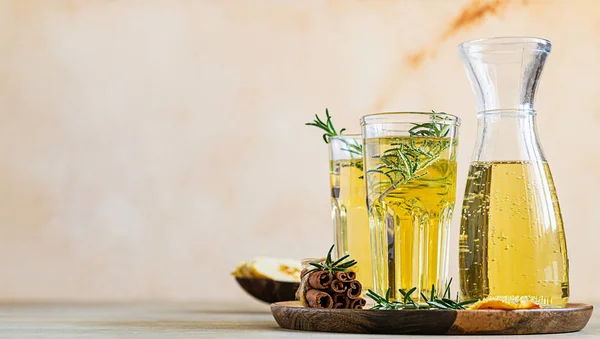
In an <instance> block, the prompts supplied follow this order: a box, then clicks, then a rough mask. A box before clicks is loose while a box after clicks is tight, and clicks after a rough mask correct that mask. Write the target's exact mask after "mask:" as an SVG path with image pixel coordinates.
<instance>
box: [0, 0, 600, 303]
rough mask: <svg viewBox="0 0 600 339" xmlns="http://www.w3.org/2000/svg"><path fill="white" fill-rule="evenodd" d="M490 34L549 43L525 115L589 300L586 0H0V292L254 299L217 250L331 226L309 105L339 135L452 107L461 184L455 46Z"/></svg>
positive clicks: (290, 253) (596, 223) (461, 107)
mask: <svg viewBox="0 0 600 339" xmlns="http://www.w3.org/2000/svg"><path fill="white" fill-rule="evenodd" d="M502 35H533V36H541V37H545V38H548V39H551V40H552V42H553V43H554V50H553V53H552V55H551V56H550V58H549V62H548V64H547V67H546V70H545V72H544V75H543V81H542V84H541V88H540V90H539V93H538V94H539V95H538V111H539V119H538V124H539V125H538V127H539V132H540V136H541V141H542V144H543V146H544V149H545V151H546V155H547V158H548V159H549V162H550V164H551V168H552V171H553V174H554V176H555V181H556V186H557V189H558V193H559V197H560V202H561V204H562V211H563V217H564V221H565V225H566V231H567V239H568V246H569V247H568V249H569V256H570V262H571V281H572V297H573V298H572V300H580V301H593V300H600V289H598V288H597V286H598V281H599V279H600V273H599V272H600V271H599V270H598V260H599V257H600V246H598V240H600V213H598V210H599V209H598V205H599V204H600V196H599V194H598V189H599V188H600V175H599V174H600V147H599V144H598V139H597V138H598V132H597V131H598V129H599V128H600V101H598V98H599V97H600V86H599V85H598V79H599V78H600V64H599V63H598V60H600V2H599V1H595V0H588V1H584V0H573V1H567V0H565V1H558V0H556V1H542V0H538V1H534V0H529V1H520V0H514V1H508V0H506V1H502V0H487V1H486V0H481V1H472V0H362V1H361V0H303V1H299V0H252V1H250V0H247V1H246V0H213V1H210V0H205V1H202V0H195V1H194V0H187V1H186V0H178V1H172V0H163V1H161V0H147V1H134V0H89V1H84V0H80V1H77V0H71V1H69V0H48V1H46V0H38V1H33V0H13V1H10V0H0V299H4V300H6V299H10V300H13V299H18V300H21V299H27V300H30V299H31V300H38V299H68V300H116V299H124V300H131V299H181V300H186V299H189V300H222V301H233V300H237V301H240V302H244V303H248V304H251V303H254V301H253V300H251V299H250V298H247V297H246V296H245V295H244V293H243V292H242V291H241V290H240V289H239V288H238V287H237V286H236V284H235V281H234V280H233V279H232V278H231V277H230V276H229V273H230V271H231V270H232V269H233V267H234V266H235V264H236V263H237V261H239V260H242V259H248V258H251V257H253V256H256V255H271V256H281V257H292V258H303V257H309V256H315V255H320V254H322V253H323V252H324V251H326V249H327V248H328V246H329V244H330V243H331V242H332V239H331V237H330V233H331V232H330V227H331V226H330V221H329V197H328V174H327V170H328V169H327V147H326V145H325V144H324V143H323V142H322V140H321V137H320V134H319V133H318V132H317V131H316V130H313V129H312V128H309V127H306V126H304V122H306V121H308V120H310V119H311V118H312V115H313V114H315V113H319V114H322V113H324V109H325V107H328V108H329V109H330V111H331V112H332V114H333V116H334V118H335V121H336V124H337V125H338V126H346V127H348V128H349V131H355V132H358V119H359V117H360V116H362V115H364V114H367V113H372V112H377V111H387V110H431V109H435V110H443V111H447V112H452V113H454V114H456V115H458V116H460V117H461V118H462V119H463V125H462V129H461V137H460V143H461V145H460V151H459V162H460V167H459V170H460V172H459V173H460V175H459V198H460V197H461V196H462V189H463V188H464V182H465V176H466V171H467V168H468V163H469V159H470V155H471V151H472V147H473V144H474V142H475V140H474V138H475V128H476V116H475V100H474V98H473V96H472V94H471V90H470V87H469V84H468V82H467V79H466V76H465V74H464V72H463V69H462V66H461V64H460V62H459V60H458V57H457V55H456V50H455V48H456V45H457V44H458V43H460V42H462V41H464V40H468V39H474V38H482V37H488V36H502ZM459 206H460V205H459ZM454 221H455V223H454V225H453V233H454V238H453V240H452V241H453V243H457V233H458V223H457V221H458V215H456V217H455V220H454ZM315 234H323V235H324V236H315ZM456 261H457V255H456V251H454V252H453V259H452V271H451V272H453V275H454V276H457V273H456V272H457V271H456V267H457V264H456Z"/></svg>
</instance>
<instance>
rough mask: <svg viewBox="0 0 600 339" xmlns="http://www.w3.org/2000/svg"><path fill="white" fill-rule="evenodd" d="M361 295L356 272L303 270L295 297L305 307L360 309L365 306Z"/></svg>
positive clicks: (360, 286) (360, 285)
mask: <svg viewBox="0 0 600 339" xmlns="http://www.w3.org/2000/svg"><path fill="white" fill-rule="evenodd" d="M361 293H362V284H361V283H360V282H359V281H358V280H356V272H353V271H349V270H348V271H345V272H342V271H336V272H333V273H331V272H330V271H327V270H320V271H311V272H308V273H307V271H306V270H304V271H303V272H302V280H301V282H300V288H299V289H298V292H296V297H297V298H298V299H300V301H301V302H302V304H303V305H304V306H305V307H312V308H347V309H361V308H363V307H364V306H365V304H366V301H365V299H363V298H361Z"/></svg>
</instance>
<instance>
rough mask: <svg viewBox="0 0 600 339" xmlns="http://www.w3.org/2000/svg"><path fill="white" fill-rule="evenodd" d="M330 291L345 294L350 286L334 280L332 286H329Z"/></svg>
mask: <svg viewBox="0 0 600 339" xmlns="http://www.w3.org/2000/svg"><path fill="white" fill-rule="evenodd" d="M329 289H330V290H331V291H332V292H333V293H344V292H346V290H347V289H348V286H346V285H345V284H344V283H343V282H341V281H339V280H337V279H334V280H333V281H332V282H331V285H329Z"/></svg>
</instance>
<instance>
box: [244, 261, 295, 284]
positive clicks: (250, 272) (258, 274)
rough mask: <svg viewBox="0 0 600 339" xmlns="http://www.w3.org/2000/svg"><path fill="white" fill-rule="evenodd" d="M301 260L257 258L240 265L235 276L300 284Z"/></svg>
mask: <svg viewBox="0 0 600 339" xmlns="http://www.w3.org/2000/svg"><path fill="white" fill-rule="evenodd" d="M300 271H301V265H300V261H299V260H292V259H280V258H272V257H257V258H254V259H251V260H248V261H244V262H241V263H239V264H238V265H237V266H236V268H235V270H234V272H233V275H234V276H236V277H239V278H263V279H270V280H275V281H285V282H300Z"/></svg>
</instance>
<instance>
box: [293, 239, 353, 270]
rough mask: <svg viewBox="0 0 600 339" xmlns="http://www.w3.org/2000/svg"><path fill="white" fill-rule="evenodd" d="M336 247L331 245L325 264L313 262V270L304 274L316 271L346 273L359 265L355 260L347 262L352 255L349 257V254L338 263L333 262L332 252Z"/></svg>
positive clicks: (337, 261)
mask: <svg viewBox="0 0 600 339" xmlns="http://www.w3.org/2000/svg"><path fill="white" fill-rule="evenodd" d="M334 246H335V245H331V248H330V249H329V252H327V258H326V259H325V261H324V262H321V263H318V262H311V263H310V265H311V266H313V268H311V269H310V270H308V271H306V273H304V274H305V275H306V274H308V273H310V272H314V271H329V272H330V273H334V272H346V271H347V270H348V269H349V268H350V267H352V266H354V265H356V264H357V262H356V260H353V259H349V260H346V259H348V258H349V257H350V255H348V254H346V255H345V256H343V257H341V258H339V259H338V260H336V261H333V259H332V258H331V252H332V251H333V247H334ZM345 260H346V261H345Z"/></svg>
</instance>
